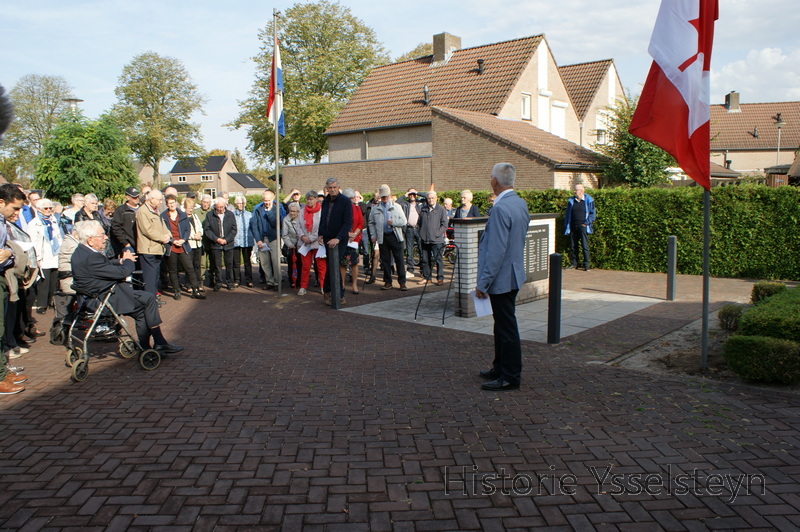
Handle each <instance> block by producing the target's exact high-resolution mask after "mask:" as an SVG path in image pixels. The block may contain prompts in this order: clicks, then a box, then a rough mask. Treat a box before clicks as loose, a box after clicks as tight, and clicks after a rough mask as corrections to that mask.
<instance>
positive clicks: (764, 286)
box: [750, 281, 786, 305]
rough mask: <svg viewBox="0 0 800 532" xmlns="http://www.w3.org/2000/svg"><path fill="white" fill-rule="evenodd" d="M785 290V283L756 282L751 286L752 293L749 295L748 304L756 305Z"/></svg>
mask: <svg viewBox="0 0 800 532" xmlns="http://www.w3.org/2000/svg"><path fill="white" fill-rule="evenodd" d="M784 290H786V284H785V283H779V282H777V281H758V282H757V283H754V284H753V291H752V292H751V293H750V303H752V304H753V305H758V304H759V303H761V302H762V301H764V300H765V299H767V298H768V297H772V296H774V295H775V294H777V293H780V292H783V291H784Z"/></svg>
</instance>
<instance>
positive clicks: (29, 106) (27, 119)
mask: <svg viewBox="0 0 800 532" xmlns="http://www.w3.org/2000/svg"><path fill="white" fill-rule="evenodd" d="M9 97H10V98H11V101H12V102H13V103H14V114H15V115H16V120H14V122H12V123H11V127H9V128H8V131H7V132H6V134H5V136H4V140H3V145H2V147H0V150H2V151H3V152H4V154H5V157H4V159H3V162H4V166H6V168H7V169H6V173H8V176H13V177H16V176H17V174H18V173H19V174H21V175H32V174H33V167H34V164H35V161H36V157H38V156H39V154H40V153H41V152H42V147H43V146H44V143H45V141H46V140H47V139H48V138H49V137H50V132H51V131H52V130H53V128H54V127H55V125H56V123H57V122H58V120H59V118H60V117H61V115H62V114H63V113H64V112H65V111H66V110H68V109H69V103H68V102H66V101H65V100H66V99H67V98H73V92H72V87H71V86H70V84H69V83H67V80H65V79H64V78H62V77H61V76H42V75H39V74H28V75H27V76H23V77H22V78H20V80H19V81H18V82H17V84H16V85H14V87H13V88H12V89H11V91H10V92H9ZM9 167H13V168H14V170H13V172H9V170H8V168H9ZM6 173H4V175H6ZM8 176H7V177H8Z"/></svg>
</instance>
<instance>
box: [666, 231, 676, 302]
mask: <svg viewBox="0 0 800 532" xmlns="http://www.w3.org/2000/svg"><path fill="white" fill-rule="evenodd" d="M677 269H678V237H676V236H669V237H667V301H675V273H676V271H677Z"/></svg>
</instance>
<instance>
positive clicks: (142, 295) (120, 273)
mask: <svg viewBox="0 0 800 532" xmlns="http://www.w3.org/2000/svg"><path fill="white" fill-rule="evenodd" d="M76 233H77V237H78V242H80V245H79V246H78V247H77V248H75V251H74V252H73V254H72V260H71V263H72V277H73V281H72V286H73V288H74V289H75V291H76V292H79V293H81V292H82V293H85V294H93V295H100V294H104V293H105V292H107V291H108V290H109V289H111V288H112V287H114V293H113V294H112V295H111V297H110V298H109V300H108V301H109V304H110V305H111V306H112V308H113V309H114V310H115V311H116V312H117V314H124V315H126V316H130V317H132V318H133V319H134V321H135V322H136V334H137V336H138V337H139V343H140V344H141V346H142V349H149V348H150V338H151V337H152V338H153V342H154V344H155V345H154V346H153V348H154V349H156V350H157V351H159V352H160V353H161V354H162V355H163V354H169V353H177V352H179V351H183V349H184V348H183V347H182V346H177V345H172V344H170V343H169V342H167V340H166V338H164V335H163V334H162V333H161V327H160V324H161V315H160V314H159V312H158V301H157V300H156V297H155V296H154V295H153V294H151V293H149V292H145V291H143V290H134V288H133V286H132V285H131V283H129V282H127V279H128V278H129V277H130V275H131V274H132V273H133V270H134V267H135V261H136V255H135V254H134V253H133V251H132V250H131V249H130V248H128V249H126V250H124V251H123V253H122V258H120V259H114V260H111V259H109V258H108V257H106V256H105V255H103V251H104V250H105V247H106V239H107V238H108V236H107V235H106V233H105V230H104V229H103V226H102V225H101V224H100V222H99V221H97V220H91V221H87V222H85V223H83V224H81V225H80V226H78V227H77V230H76Z"/></svg>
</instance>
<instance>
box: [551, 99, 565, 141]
mask: <svg viewBox="0 0 800 532" xmlns="http://www.w3.org/2000/svg"><path fill="white" fill-rule="evenodd" d="M550 133H552V134H553V135H556V136H557V137H561V138H562V139H564V138H567V103H566V102H562V101H559V100H553V101H552V102H551V105H550Z"/></svg>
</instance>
